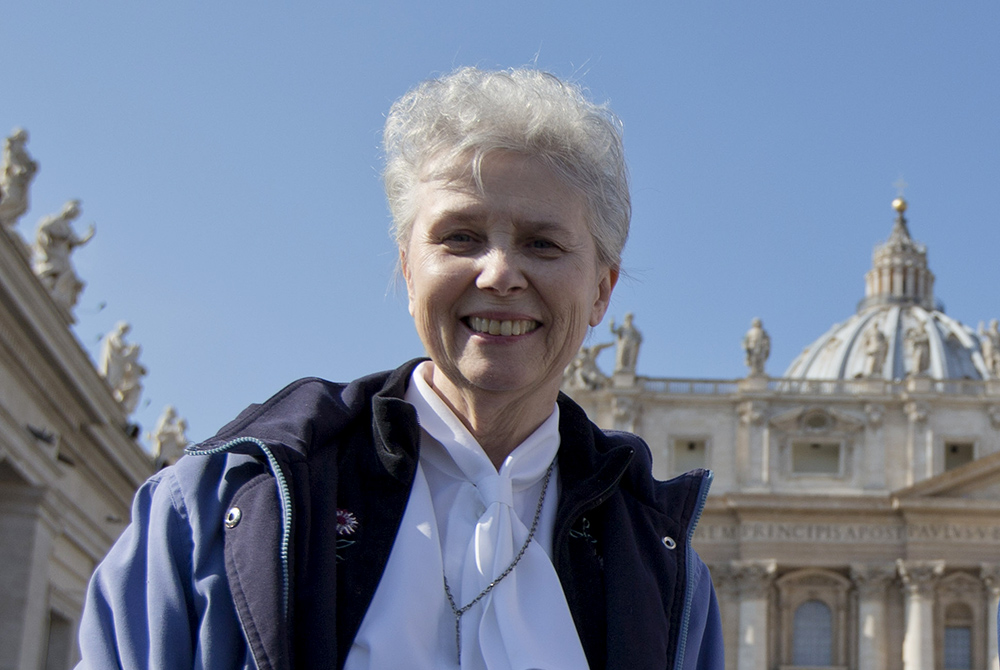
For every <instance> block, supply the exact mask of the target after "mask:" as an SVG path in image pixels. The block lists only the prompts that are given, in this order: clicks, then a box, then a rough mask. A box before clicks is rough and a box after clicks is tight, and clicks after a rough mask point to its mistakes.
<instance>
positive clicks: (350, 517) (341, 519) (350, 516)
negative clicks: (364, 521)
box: [337, 509, 359, 561]
mask: <svg viewBox="0 0 1000 670" xmlns="http://www.w3.org/2000/svg"><path fill="white" fill-rule="evenodd" d="M358 525H359V524H358V518H357V517H356V516H354V513H353V512H350V511H348V510H346V509H338V510H337V560H338V561H342V560H344V557H343V556H341V555H340V550H341V549H347V548H348V547H349V546H351V545H352V544H354V542H355V541H354V540H349V539H347V537H345V536H347V535H354V531H356V530H357V529H358Z"/></svg>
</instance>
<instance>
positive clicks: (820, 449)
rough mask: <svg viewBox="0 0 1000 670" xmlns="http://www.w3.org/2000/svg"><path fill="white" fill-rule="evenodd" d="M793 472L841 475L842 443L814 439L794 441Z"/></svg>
mask: <svg viewBox="0 0 1000 670" xmlns="http://www.w3.org/2000/svg"><path fill="white" fill-rule="evenodd" d="M792 472H794V473H795V474H800V475H801V474H808V475H839V474H840V473H841V464H840V444H839V443H834V442H813V441H808V442H795V443H793V444H792Z"/></svg>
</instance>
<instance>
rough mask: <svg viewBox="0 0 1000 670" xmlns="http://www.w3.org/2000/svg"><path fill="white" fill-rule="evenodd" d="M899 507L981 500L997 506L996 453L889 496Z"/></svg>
mask: <svg viewBox="0 0 1000 670" xmlns="http://www.w3.org/2000/svg"><path fill="white" fill-rule="evenodd" d="M892 497H893V498H894V499H895V500H898V501H900V502H902V503H905V502H911V501H917V500H919V499H929V501H930V500H935V499H937V500H940V501H941V502H944V500H945V499H954V500H967V501H974V500H982V501H984V502H986V501H996V502H998V503H1000V453H996V454H990V455H989V456H984V457H983V458H979V459H977V460H974V461H972V462H971V463H966V464H965V465H963V466H961V467H958V468H955V469H954V470H949V471H948V472H943V473H941V474H939V475H936V476H934V477H930V478H929V479H925V480H924V481H922V482H918V483H916V484H914V485H913V486H909V487H907V488H905V489H900V490H899V491H896V492H894V493H893V494H892Z"/></svg>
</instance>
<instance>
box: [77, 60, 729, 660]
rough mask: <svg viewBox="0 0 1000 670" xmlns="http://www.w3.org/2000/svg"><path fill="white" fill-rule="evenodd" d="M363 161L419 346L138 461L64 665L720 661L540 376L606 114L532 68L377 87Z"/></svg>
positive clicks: (669, 560)
mask: <svg viewBox="0 0 1000 670" xmlns="http://www.w3.org/2000/svg"><path fill="white" fill-rule="evenodd" d="M385 151H386V163H387V164H386V170H385V184H386V191H387V194H388V198H389V204H390V207H391V210H392V215H393V221H394V224H393V225H394V233H395V237H396V240H397V243H398V246H399V260H400V268H401V271H402V276H403V278H404V279H405V281H406V289H407V294H408V297H409V306H410V313H411V314H412V315H413V319H414V322H415V325H416V328H417V331H418V332H419V334H420V337H421V340H422V341H423V343H424V346H425V347H426V349H427V353H428V355H429V357H430V359H429V360H423V361H420V360H418V361H411V362H409V363H406V364H405V365H403V366H402V367H400V368H398V369H397V370H394V371H391V372H384V373H378V374H374V375H371V376H369V377H364V378H362V379H359V380H356V381H354V382H352V383H350V384H346V385H345V384H333V383H330V382H326V381H322V380H319V379H304V380H300V381H298V382H295V383H293V384H292V385H290V386H288V387H287V388H285V389H284V390H283V391H281V392H280V393H278V394H277V395H276V396H274V397H273V398H271V399H270V400H268V401H267V402H265V403H264V404H262V405H254V406H251V407H250V408H249V409H247V410H246V411H245V412H244V413H243V414H242V415H240V416H239V417H238V418H237V419H236V420H235V421H233V422H232V423H230V424H229V425H227V426H226V427H224V428H223V429H222V430H221V431H220V432H219V433H218V435H216V436H215V437H214V438H212V439H211V440H209V441H207V442H206V443H204V444H202V445H199V446H198V447H197V448H195V449H193V450H191V451H190V452H189V453H190V454H191V455H189V456H187V457H185V458H183V459H181V461H180V462H179V463H178V464H177V465H176V466H174V467H172V468H168V469H166V470H163V471H161V472H160V473H158V474H157V475H155V476H154V477H153V478H152V479H150V481H149V482H148V483H147V484H146V485H145V486H144V487H143V488H142V489H141V490H140V491H139V493H138V495H137V496H136V502H135V508H134V515H133V523H132V525H131V526H130V527H129V529H128V530H126V531H125V533H124V534H123V535H122V538H121V539H120V540H119V541H118V543H117V544H116V545H115V547H114V548H113V549H112V551H111V553H110V554H109V555H108V557H107V558H106V559H105V561H104V562H103V563H102V564H101V566H100V567H99V568H98V570H97V573H96V574H95V576H94V579H93V582H92V584H91V587H90V591H89V594H88V600H87V606H86V611H85V614H84V620H83V622H82V624H81V631H80V638H81V648H82V652H83V659H84V660H83V662H82V664H81V667H85V668H107V667H124V668H212V669H218V668H261V669H264V668H292V667H296V668H326V667H337V668H350V669H352V670H354V669H364V668H458V667H461V668H490V669H493V668H510V669H527V668H546V669H552V668H574V669H576V668H587V667H590V668H629V669H635V668H671V669H673V668H711V669H715V668H722V667H723V663H722V641H721V629H720V625H719V618H718V608H717V606H716V601H715V595H714V592H713V590H712V585H711V580H710V578H709V574H708V570H707V569H706V567H705V565H704V564H703V563H702V562H701V560H700V559H699V558H698V557H697V555H696V554H695V553H694V551H693V550H692V548H691V545H690V540H691V535H692V533H693V530H694V525H695V523H696V521H697V518H698V515H699V514H700V511H701V508H702V506H703V504H704V501H705V497H706V495H707V492H708V486H709V481H710V475H709V474H708V473H705V472H696V473H691V474H688V475H685V476H683V477H681V478H679V479H675V480H673V481H671V482H667V483H661V482H656V481H654V480H653V478H652V476H651V474H650V465H651V463H650V460H651V459H650V452H649V449H648V448H647V447H646V445H645V444H644V443H643V442H642V441H641V440H640V439H639V438H637V437H635V436H634V435H629V434H624V433H605V432H604V431H602V430H600V429H599V428H597V427H596V426H595V425H594V424H592V423H591V422H590V421H589V420H588V419H587V417H586V415H585V414H584V412H583V411H582V410H581V409H580V408H579V407H577V406H576V405H575V404H574V403H573V402H572V401H571V400H569V399H568V398H567V397H565V396H562V395H560V394H559V386H560V382H561V380H562V377H563V370H564V369H565V367H566V366H567V365H568V364H569V363H570V361H572V359H573V357H574V355H575V354H576V353H577V351H578V350H579V348H580V346H581V344H582V342H583V340H584V337H585V336H586V334H587V331H588V328H589V327H592V326H596V325H598V324H599V323H600V322H601V320H602V318H603V317H604V313H605V311H606V310H607V307H608V302H609V300H610V299H611V293H612V290H613V289H614V287H615V283H616V281H617V279H618V273H619V267H620V262H621V261H620V258H621V251H622V247H623V245H624V243H625V238H626V236H627V234H628V225H629V214H630V206H629V195H628V183H627V174H626V169H625V163H624V156H623V150H622V142H621V136H620V130H619V124H618V122H617V120H616V119H615V117H614V116H613V115H612V114H611V113H610V112H609V111H608V110H606V109H605V108H603V107H600V106H596V105H594V104H592V103H591V102H589V101H588V100H586V98H585V97H584V95H583V94H582V92H581V91H580V90H579V89H578V88H577V87H575V86H573V85H570V84H567V83H564V82H560V81H559V80H558V79H556V78H555V77H552V76H551V75H547V74H544V73H541V72H537V71H534V70H515V71H511V72H483V71H480V70H476V69H471V68H470V69H463V70H459V71H457V72H455V73H453V74H451V75H449V76H446V77H444V78H442V79H440V80H434V81H429V82H426V83H424V84H422V85H420V86H418V87H417V88H416V89H414V90H413V91H411V92H410V93H408V94H407V95H406V96H404V97H403V98H402V99H401V100H399V101H398V102H397V103H396V104H395V105H394V106H393V108H392V110H391V112H390V114H389V117H388V120H387V121H386V128H385Z"/></svg>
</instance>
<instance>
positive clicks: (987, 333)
mask: <svg viewBox="0 0 1000 670" xmlns="http://www.w3.org/2000/svg"><path fill="white" fill-rule="evenodd" d="M979 344H980V348H981V349H982V352H983V362H984V363H985V364H986V369H987V370H989V371H990V373H991V374H992V375H993V376H994V377H1000V325H998V322H997V320H996V319H993V320H992V321H990V329H989V330H986V329H985V328H983V324H982V322H980V323H979Z"/></svg>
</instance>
